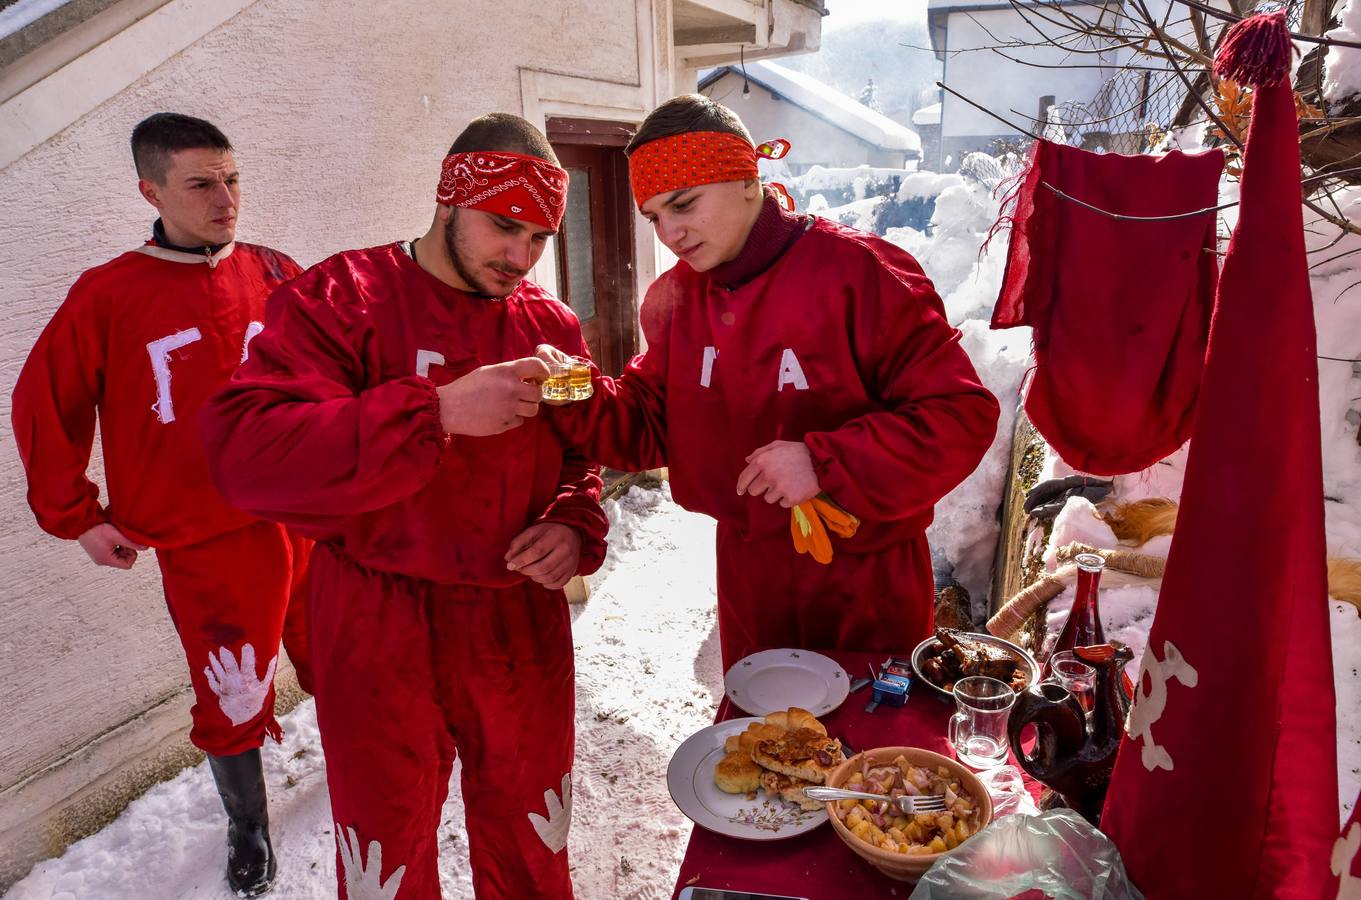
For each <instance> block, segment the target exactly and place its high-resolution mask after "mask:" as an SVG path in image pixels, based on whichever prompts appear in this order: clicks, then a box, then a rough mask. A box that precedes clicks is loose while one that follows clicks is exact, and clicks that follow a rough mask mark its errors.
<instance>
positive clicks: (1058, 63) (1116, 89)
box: [914, 0, 1183, 171]
mask: <svg viewBox="0 0 1361 900" xmlns="http://www.w3.org/2000/svg"><path fill="white" fill-rule="evenodd" d="M1170 2H1171V0H1149V2H1148V7H1149V10H1150V11H1151V13H1152V14H1153V15H1154V16H1155V17H1156V18H1159V19H1161V18H1162V15H1163V13H1164V11H1165V10H1166V8H1167V6H1168V4H1169V3H1170ZM1057 3H1059V4H1061V5H1062V6H1064V7H1065V8H1067V10H1068V11H1071V12H1072V13H1075V14H1076V15H1079V16H1081V17H1082V18H1084V19H1086V20H1089V21H1097V20H1100V19H1101V18H1102V17H1103V16H1104V20H1105V21H1107V22H1109V21H1111V20H1112V16H1113V15H1114V10H1115V9H1116V8H1115V7H1108V6H1106V5H1104V4H1103V3H1101V2H1096V3H1092V2H1088V0H1057ZM1052 5H1053V2H1052V0H1051V2H1050V3H1046V4H1045V5H1044V6H1045V7H1052ZM1027 8H1033V9H1035V10H1036V12H1035V14H1033V15H1030V14H1027V13H1025V12H1024V10H1026V9H1027ZM1041 16H1047V17H1049V19H1051V20H1056V18H1057V17H1056V15H1055V13H1054V12H1053V10H1052V9H1050V8H1042V7H1041V6H1039V5H1038V4H1036V3H1035V2H1034V0H1017V3H1015V4H1013V2H1012V0H927V27H928V30H929V32H930V35H931V47H932V49H933V50H934V51H935V54H936V57H937V58H938V59H940V60H942V62H943V63H944V78H943V79H942V80H943V81H944V83H945V84H946V85H948V86H949V87H950V88H951V89H953V90H955V91H958V92H959V93H960V94H963V95H964V96H965V97H967V98H969V100H971V101H973V103H976V104H978V105H979V106H983V107H985V108H987V109H988V110H991V111H992V112H994V113H996V114H997V115H999V116H1001V117H1002V118H1003V119H1006V120H1008V121H1010V122H1011V123H1012V124H1013V125H1019V126H1021V127H1022V128H1025V129H1026V130H1027V131H1031V132H1033V133H1037V134H1043V135H1044V136H1045V137H1047V138H1050V139H1051V140H1058V141H1061V142H1064V143H1068V144H1072V145H1074V146H1081V147H1085V148H1087V149H1092V150H1098V149H1099V150H1112V151H1117V152H1123V153H1138V152H1140V150H1141V149H1142V146H1143V143H1142V142H1143V140H1144V137H1145V135H1146V133H1147V128H1146V126H1147V124H1148V123H1150V122H1152V123H1162V124H1163V125H1165V124H1167V123H1166V122H1165V121H1164V120H1165V119H1169V118H1170V114H1171V113H1172V112H1174V111H1175V109H1176V107H1177V106H1178V105H1179V103H1180V100H1181V97H1182V96H1183V93H1182V91H1181V89H1180V84H1179V82H1177V81H1176V76H1175V74H1174V73H1173V72H1171V71H1170V70H1169V71H1168V72H1166V73H1160V72H1157V71H1152V70H1149V69H1143V70H1138V71H1134V70H1127V69H1124V68H1123V67H1124V66H1125V65H1126V64H1128V63H1129V62H1130V60H1131V57H1132V55H1133V54H1134V51H1133V50H1131V49H1130V48H1128V47H1123V46H1119V47H1118V46H1115V45H1111V46H1110V48H1109V49H1102V46H1101V45H1099V44H1097V43H1096V42H1095V39H1091V40H1089V41H1084V42H1083V43H1081V44H1075V45H1074V47H1075V48H1078V49H1081V50H1082V51H1083V52H1080V53H1078V52H1072V51H1070V50H1066V49H1063V48H1061V47H1057V46H1054V45H1052V44H1045V43H1043V42H1042V40H1041V38H1040V35H1039V33H1037V31H1036V29H1037V28H1039V29H1041V30H1043V31H1044V32H1045V33H1046V34H1049V35H1050V36H1053V37H1060V36H1063V35H1065V34H1068V32H1065V31H1064V30H1063V29H1062V28H1060V27H1059V26H1057V25H1054V24H1051V23H1047V22H1046V21H1045V20H1044V19H1043V18H1041ZM989 48H998V49H999V50H1000V54H999V53H997V52H993V50H992V49H989ZM1001 54H1004V55H1005V57H1006V58H1004V56H1003V55H1001ZM1140 65H1142V66H1148V65H1149V62H1148V60H1147V59H1143V60H1141V61H1140ZM919 112H921V113H923V114H924V113H925V112H926V110H920V111H919ZM914 124H917V123H916V120H915V119H914ZM922 124H925V123H922ZM939 135H940V140H939V145H938V147H937V148H936V149H935V153H934V155H932V154H928V155H927V157H926V159H925V161H924V162H923V166H924V167H926V168H931V169H936V170H938V171H953V170H954V169H957V168H958V167H959V163H960V161H961V160H962V158H963V157H964V155H965V154H966V153H969V152H972V151H975V150H981V151H990V150H994V151H995V150H996V149H997V145H998V143H999V142H1001V143H1002V144H1008V143H1010V144H1015V143H1016V142H1020V141H1027V140H1029V138H1028V137H1027V136H1026V135H1024V134H1022V133H1021V131H1020V130H1018V129H1017V128H1013V127H1008V126H1007V125H1006V124H1004V123H1003V122H1000V121H998V119H997V118H994V117H993V116H990V115H988V114H987V113H985V112H983V111H982V110H980V109H978V108H976V107H975V106H972V105H970V104H969V103H967V102H965V101H964V100H961V99H960V98H959V97H957V96H955V95H953V94H951V93H950V92H949V91H946V92H944V95H943V97H942V101H941V107H940V113H939Z"/></svg>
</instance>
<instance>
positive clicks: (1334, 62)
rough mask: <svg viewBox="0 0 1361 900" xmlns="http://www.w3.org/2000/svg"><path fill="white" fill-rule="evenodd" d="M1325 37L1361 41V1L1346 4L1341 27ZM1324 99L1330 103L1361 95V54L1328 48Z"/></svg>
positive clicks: (1325, 64) (1324, 62)
mask: <svg viewBox="0 0 1361 900" xmlns="http://www.w3.org/2000/svg"><path fill="white" fill-rule="evenodd" d="M1324 36H1325V37H1329V38H1332V39H1333V40H1337V41H1353V42H1355V41H1361V0H1347V4H1346V6H1344V7H1343V8H1342V10H1341V24H1340V25H1339V26H1338V27H1337V28H1334V29H1333V30H1332V31H1329V32H1326V33H1325V35H1324ZM1323 71H1324V78H1323V98H1324V99H1325V100H1327V101H1328V102H1329V103H1337V102H1339V101H1341V100H1345V99H1346V98H1348V97H1350V96H1351V95H1353V94H1361V53H1358V52H1357V51H1356V50H1355V49H1354V48H1351V47H1329V48H1328V55H1327V56H1326V57H1325V58H1324V61H1323Z"/></svg>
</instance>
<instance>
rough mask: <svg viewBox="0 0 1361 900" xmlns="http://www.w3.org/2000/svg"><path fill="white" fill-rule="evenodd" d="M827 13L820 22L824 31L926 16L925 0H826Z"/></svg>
mask: <svg viewBox="0 0 1361 900" xmlns="http://www.w3.org/2000/svg"><path fill="white" fill-rule="evenodd" d="M826 2H827V11H828V13H829V15H828V16H827V18H826V19H824V20H823V22H822V27H823V29H824V30H826V31H835V30H837V29H838V28H843V27H845V26H847V25H855V24H857V23H860V22H877V21H882V20H884V19H921V18H925V16H926V0H826Z"/></svg>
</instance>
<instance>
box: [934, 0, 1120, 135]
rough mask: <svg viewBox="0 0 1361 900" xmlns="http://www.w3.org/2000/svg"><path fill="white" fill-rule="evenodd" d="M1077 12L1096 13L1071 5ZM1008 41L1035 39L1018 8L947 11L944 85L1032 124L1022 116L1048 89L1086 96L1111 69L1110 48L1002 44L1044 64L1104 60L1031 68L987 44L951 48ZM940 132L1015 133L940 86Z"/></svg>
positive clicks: (1035, 108) (1061, 96)
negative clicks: (1094, 51) (1092, 50)
mask: <svg viewBox="0 0 1361 900" xmlns="http://www.w3.org/2000/svg"><path fill="white" fill-rule="evenodd" d="M1069 9H1071V10H1072V11H1074V12H1075V13H1076V14H1078V15H1083V16H1087V17H1088V18H1095V16H1096V13H1095V8H1094V7H1090V6H1073V7H1070V8H1069ZM1046 15H1051V16H1052V13H1046ZM1036 24H1038V25H1040V26H1041V27H1044V28H1047V29H1048V30H1049V31H1051V32H1053V33H1055V34H1057V33H1059V29H1057V28H1055V27H1054V26H1046V25H1045V24H1044V23H1043V22H1041V21H1039V20H1036ZM1011 41H1024V42H1032V43H1034V42H1038V41H1039V36H1038V35H1036V33H1035V29H1034V28H1033V27H1031V25H1029V24H1027V23H1026V21H1025V19H1024V18H1023V17H1022V16H1021V14H1020V13H1018V12H1016V11H1015V10H1014V9H1012V8H1010V7H1006V8H1002V9H995V10H993V9H986V10H973V11H970V12H956V13H951V14H950V18H949V29H948V33H947V39H946V59H945V78H944V81H945V83H946V84H947V85H949V86H950V87H951V88H953V89H954V90H956V91H959V92H960V93H961V94H963V95H964V96H966V97H968V98H969V99H970V100H972V101H974V102H975V103H979V104H981V105H983V106H985V107H987V108H988V109H990V110H992V111H993V112H995V113H997V114H998V115H1000V116H1002V117H1003V118H1005V119H1008V120H1009V121H1011V122H1012V123H1014V124H1016V125H1020V126H1022V127H1024V128H1027V129H1031V130H1034V126H1033V124H1032V123H1031V122H1029V120H1027V119H1024V118H1022V116H1020V115H1017V114H1016V113H1015V112H1012V110H1018V111H1019V112H1020V113H1023V114H1024V115H1026V116H1031V117H1035V116H1037V115H1038V114H1039V101H1040V98H1041V97H1044V96H1047V95H1053V96H1054V97H1055V98H1056V100H1057V102H1060V103H1061V102H1063V101H1065V100H1076V101H1079V102H1082V103H1086V102H1087V101H1089V100H1091V99H1092V98H1093V97H1094V96H1096V93H1097V91H1098V90H1100V88H1101V85H1102V83H1103V82H1105V80H1106V79H1107V78H1109V77H1111V76H1112V75H1113V74H1115V69H1114V64H1115V62H1116V59H1115V55H1114V54H1113V53H1106V54H1102V55H1099V56H1098V55H1087V54H1072V53H1068V52H1066V51H1064V50H1061V49H1059V48H1057V47H1052V46H1027V47H1020V48H1013V49H1008V48H1005V46H1004V49H1003V51H1002V52H1004V53H1006V54H1007V55H1008V56H1012V57H1014V58H1017V59H1023V60H1025V61H1026V62H1030V63H1036V64H1039V65H1045V66H1063V65H1064V64H1065V63H1066V64H1069V65H1093V66H1095V65H1098V64H1109V65H1110V66H1111V67H1110V68H1104V69H1097V68H1092V69H1086V68H1083V69H1079V68H1052V69H1049V68H1035V67H1033V66H1028V65H1022V64H1020V63H1016V62H1011V61H1008V60H1006V59H1003V58H1002V57H1001V56H999V55H997V54H996V53H993V52H991V51H989V50H978V51H977V52H956V51H964V50H970V49H972V48H981V47H992V46H998V45H1006V44H1008V43H1009V42H1011ZM941 129H942V132H941V134H942V137H943V139H944V140H945V141H946V142H949V140H950V139H951V138H957V137H965V136H975V135H978V136H982V135H1017V134H1020V132H1018V131H1015V130H1013V129H1009V128H1007V127H1006V126H1005V125H1003V124H1002V123H1001V122H998V121H997V120H996V119H994V118H992V117H991V116H989V115H987V114H986V113H983V112H981V111H979V110H977V109H975V108H974V107H972V106H970V105H969V104H967V103H965V102H964V101H962V100H960V99H959V98H958V97H955V96H954V95H952V94H950V93H949V92H948V91H947V92H945V98H944V101H943V108H942V116H941Z"/></svg>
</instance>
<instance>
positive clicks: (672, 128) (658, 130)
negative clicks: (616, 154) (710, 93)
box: [624, 94, 755, 153]
mask: <svg viewBox="0 0 1361 900" xmlns="http://www.w3.org/2000/svg"><path fill="white" fill-rule="evenodd" d="M692 131H722V132H726V133H728V134H735V135H737V136H738V137H740V138H742V140H744V141H746V142H747V143H748V144H752V145H755V142H754V141H753V140H752V139H751V132H750V131H747V126H745V125H743V124H742V120H741V119H739V118H738V117H737V113H735V112H733V111H732V110H730V109H728V108H727V107H726V106H724V105H723V104H722V103H717V102H715V101H713V100H710V99H709V98H708V97H706V96H704V95H703V94H681V95H680V96H679V97H672V98H671V99H670V100H668V101H666V102H665V103H663V104H662V105H661V106H659V107H657V108H656V109H654V110H653V111H652V112H650V113H648V116H647V118H646V119H644V120H643V124H642V125H639V126H638V133H637V134H635V135H634V136H633V140H631V141H629V145H628V146H627V147H625V148H624V152H625V153H632V152H633V151H634V150H637V149H638V148H639V147H641V146H643V145H644V144H647V143H651V142H652V141H655V140H657V139H658V138H664V137H671V136H673V135H677V134H689V133H690V132H692Z"/></svg>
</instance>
